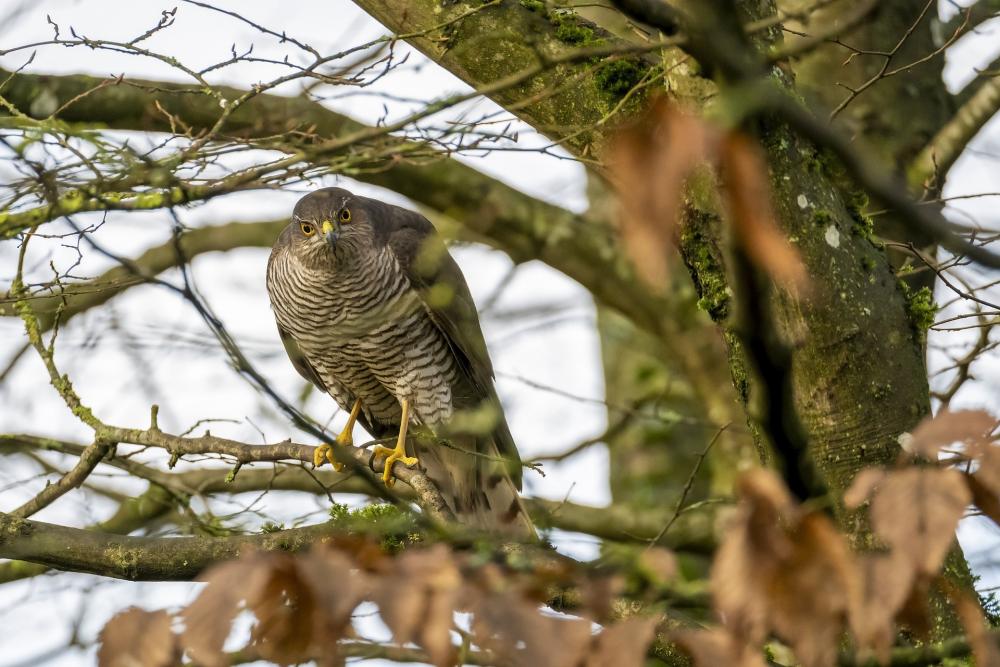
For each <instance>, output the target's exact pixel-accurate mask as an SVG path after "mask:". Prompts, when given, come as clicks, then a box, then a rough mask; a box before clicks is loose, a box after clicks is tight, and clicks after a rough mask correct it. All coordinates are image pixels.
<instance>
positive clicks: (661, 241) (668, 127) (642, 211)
mask: <svg viewBox="0 0 1000 667" xmlns="http://www.w3.org/2000/svg"><path fill="white" fill-rule="evenodd" d="M717 144H718V133H717V132H716V131H715V130H714V129H713V128H711V127H710V126H708V125H707V124H706V123H705V122H703V121H702V120H701V119H699V118H697V117H695V116H691V115H689V114H686V113H683V112H681V111H679V110H677V109H676V108H675V107H674V106H673V105H671V104H670V103H669V102H668V101H667V100H666V99H665V98H660V99H659V100H657V101H656V102H655V103H654V104H653V106H652V107H651V108H650V110H649V111H648V112H647V113H646V115H645V116H644V117H643V118H642V119H641V120H640V121H639V122H637V123H636V124H634V125H633V126H631V127H629V128H626V129H624V130H623V131H621V132H620V133H619V135H618V137H617V138H616V140H615V143H614V146H613V148H612V154H611V155H612V157H611V164H612V175H613V180H614V181H615V186H616V188H617V189H618V192H619V199H620V201H621V203H622V209H623V211H622V216H621V233H622V240H623V241H624V244H625V249H626V251H627V252H628V255H629V257H630V258H631V259H632V261H633V262H634V263H635V265H636V268H637V269H638V271H639V274H640V276H641V277H642V278H644V279H645V280H646V282H648V283H649V284H650V285H651V286H653V287H654V288H656V289H659V290H662V289H664V288H665V286H666V284H667V280H668V268H669V261H668V258H669V253H670V248H671V246H672V245H673V235H674V230H675V229H676V227H677V216H678V212H679V209H680V205H681V201H682V193H683V188H684V184H685V181H686V179H687V177H688V176H689V175H690V173H691V172H692V171H693V170H694V169H695V168H696V167H697V166H698V165H699V164H701V163H703V162H705V161H706V160H713V159H714V155H715V153H716V151H717V148H716V146H717Z"/></svg>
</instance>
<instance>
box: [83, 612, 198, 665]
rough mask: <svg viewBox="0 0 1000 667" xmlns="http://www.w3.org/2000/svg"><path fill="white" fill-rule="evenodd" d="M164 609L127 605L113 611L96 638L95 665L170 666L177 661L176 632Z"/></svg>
mask: <svg viewBox="0 0 1000 667" xmlns="http://www.w3.org/2000/svg"><path fill="white" fill-rule="evenodd" d="M171 621H172V619H171V617H170V614H168V613H167V612H165V611H162V610H161V611H146V610H145V609H139V608H138V607H130V608H128V609H126V610H125V611H123V612H121V613H119V614H116V615H115V616H114V617H112V619H111V620H110V621H108V623H107V625H105V626H104V629H103V630H101V634H100V636H99V638H98V640H99V641H100V643H101V647H100V649H98V651H97V664H98V665H99V667H171V666H172V665H176V664H178V663H179V662H180V650H179V649H178V646H177V636H176V635H175V634H174V633H173V631H172V630H171V629H170V623H171Z"/></svg>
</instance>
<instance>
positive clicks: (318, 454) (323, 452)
mask: <svg viewBox="0 0 1000 667" xmlns="http://www.w3.org/2000/svg"><path fill="white" fill-rule="evenodd" d="M337 440H340V438H339V437H338V438H337ZM338 444H339V443H338ZM327 461H329V462H330V465H332V466H333V469H334V470H336V471H337V472H342V471H343V470H344V464H343V463H341V462H340V461H338V460H337V457H336V456H334V454H333V447H332V446H330V445H327V444H323V445H320V446H319V447H317V448H316V449H314V450H313V465H314V466H316V467H317V468H318V467H320V466H321V465H323V464H324V463H326V462H327Z"/></svg>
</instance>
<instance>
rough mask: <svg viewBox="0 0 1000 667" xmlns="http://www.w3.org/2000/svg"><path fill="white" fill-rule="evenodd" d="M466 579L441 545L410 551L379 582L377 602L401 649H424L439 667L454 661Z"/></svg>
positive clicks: (375, 597) (448, 551)
mask: <svg viewBox="0 0 1000 667" xmlns="http://www.w3.org/2000/svg"><path fill="white" fill-rule="evenodd" d="M461 584H462V578H461V574H460V572H459V570H458V567H457V566H456V564H455V562H454V559H453V557H452V554H451V551H450V550H449V549H448V548H447V547H446V546H444V545H443V544H438V545H435V546H434V547H432V548H430V549H424V550H420V551H408V552H406V553H404V554H403V555H401V556H399V557H397V558H396V559H395V562H394V563H393V564H392V569H391V570H390V571H389V572H388V573H385V574H383V575H382V576H380V577H379V578H378V582H377V585H376V586H375V588H374V590H373V599H374V600H375V602H376V603H377V604H378V606H379V612H380V614H381V616H382V620H384V621H385V624H386V625H387V626H389V629H390V630H392V636H393V639H395V641H396V642H398V643H400V644H405V643H407V642H415V643H417V644H419V645H420V646H422V647H423V648H424V650H425V651H427V653H428V655H429V656H430V658H431V661H432V662H433V663H434V664H435V665H449V664H452V663H453V662H454V653H455V648H454V646H453V645H452V641H451V627H452V624H453V618H454V613H455V610H456V607H457V605H458V597H459V593H460V590H461Z"/></svg>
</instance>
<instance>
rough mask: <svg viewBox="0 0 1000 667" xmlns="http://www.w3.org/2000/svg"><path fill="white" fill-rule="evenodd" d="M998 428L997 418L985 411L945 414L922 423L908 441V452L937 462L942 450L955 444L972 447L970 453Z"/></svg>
mask: <svg viewBox="0 0 1000 667" xmlns="http://www.w3.org/2000/svg"><path fill="white" fill-rule="evenodd" d="M996 426H997V420H996V418H995V417H994V416H993V415H991V414H990V413H988V412H984V411H982V410H958V411H956V412H951V411H948V410H942V411H941V412H939V413H938V414H936V415H934V416H933V417H928V418H926V419H924V420H923V421H921V422H920V423H919V424H918V425H917V427H916V428H915V429H913V432H912V433H911V434H910V437H909V438H908V439H907V441H906V449H908V450H909V451H912V452H913V453H914V454H918V455H920V456H923V457H924V458H927V459H931V460H936V459H937V457H938V453H939V452H940V451H941V448H942V447H945V446H947V445H950V444H952V443H954V442H959V443H965V444H969V445H971V446H972V451H971V452H970V453H972V454H974V453H975V452H978V451H979V447H980V446H981V445H982V444H985V443H986V442H987V441H988V437H989V434H990V433H991V432H992V431H993V429H995V428H996Z"/></svg>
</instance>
